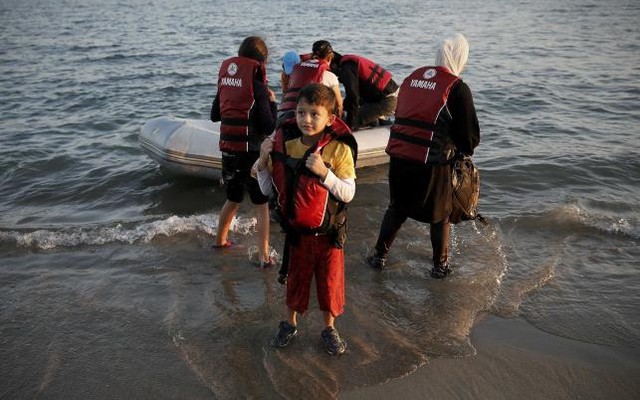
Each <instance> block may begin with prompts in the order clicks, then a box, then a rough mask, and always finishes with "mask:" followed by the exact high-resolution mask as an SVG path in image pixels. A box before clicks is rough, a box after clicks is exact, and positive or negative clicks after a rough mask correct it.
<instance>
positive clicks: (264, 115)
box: [253, 80, 278, 135]
mask: <svg viewBox="0 0 640 400" xmlns="http://www.w3.org/2000/svg"><path fill="white" fill-rule="evenodd" d="M253 96H254V98H255V100H256V104H255V107H256V117H257V119H258V120H257V125H256V128H258V129H259V132H260V133H262V134H264V135H270V134H271V133H272V132H273V131H274V130H275V129H276V117H277V115H278V104H277V103H275V102H272V101H270V100H269V93H268V92H267V87H266V85H265V84H264V83H262V82H260V81H259V80H255V81H254V82H253Z"/></svg>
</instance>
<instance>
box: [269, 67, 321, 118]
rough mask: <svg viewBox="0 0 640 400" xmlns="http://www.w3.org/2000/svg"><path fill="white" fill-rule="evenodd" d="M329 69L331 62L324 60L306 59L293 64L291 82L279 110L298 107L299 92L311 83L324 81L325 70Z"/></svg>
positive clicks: (283, 110)
mask: <svg viewBox="0 0 640 400" xmlns="http://www.w3.org/2000/svg"><path fill="white" fill-rule="evenodd" d="M328 69H329V64H328V63H327V62H326V61H324V60H306V61H302V62H300V63H298V64H296V65H294V66H293V70H292V71H291V75H289V84H288V89H287V91H286V93H285V94H284V98H283V99H282V104H280V107H279V108H278V111H279V112H287V111H292V110H295V109H296V105H297V99H298V92H299V91H300V89H302V88H303V87H305V86H306V85H308V84H310V83H322V77H323V75H324V72H325V71H327V70H328Z"/></svg>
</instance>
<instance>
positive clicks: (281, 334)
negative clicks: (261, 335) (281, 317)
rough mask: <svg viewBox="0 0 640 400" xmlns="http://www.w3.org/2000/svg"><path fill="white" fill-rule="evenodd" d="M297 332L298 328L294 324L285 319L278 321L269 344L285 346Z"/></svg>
mask: <svg viewBox="0 0 640 400" xmlns="http://www.w3.org/2000/svg"><path fill="white" fill-rule="evenodd" d="M296 333H298V329H296V327H295V326H293V325H291V324H289V323H288V322H287V321H280V325H279V326H278V333H276V336H275V337H274V338H273V340H272V341H271V345H272V346H274V347H286V346H287V345H288V344H289V343H290V342H291V339H293V337H294V336H295V335H296Z"/></svg>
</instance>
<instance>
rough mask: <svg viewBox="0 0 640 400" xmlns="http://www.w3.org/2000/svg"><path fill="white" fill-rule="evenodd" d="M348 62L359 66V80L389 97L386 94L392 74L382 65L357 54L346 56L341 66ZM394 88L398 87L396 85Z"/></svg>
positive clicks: (341, 61)
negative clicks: (353, 62)
mask: <svg viewBox="0 0 640 400" xmlns="http://www.w3.org/2000/svg"><path fill="white" fill-rule="evenodd" d="M347 61H355V62H356V64H358V80H360V81H362V82H365V83H367V84H369V85H372V86H373V87H375V88H376V89H377V90H378V91H380V92H381V93H383V94H385V95H387V94H389V93H386V92H385V89H386V87H387V84H388V83H389V82H390V81H391V72H389V71H387V70H386V69H384V68H382V67H381V66H380V65H378V64H376V63H374V62H373V61H371V60H369V59H368V58H364V57H362V56H357V55H355V54H345V55H343V56H342V58H341V59H340V65H342V64H344V63H345V62H347ZM394 87H395V88H397V86H396V85H395V84H394Z"/></svg>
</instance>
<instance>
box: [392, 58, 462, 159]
mask: <svg viewBox="0 0 640 400" xmlns="http://www.w3.org/2000/svg"><path fill="white" fill-rule="evenodd" d="M459 79H460V78H458V77H457V76H455V75H453V74H452V73H451V72H449V70H448V69H446V68H444V67H422V68H418V69H417V70H415V71H413V72H412V73H411V74H410V75H409V76H408V77H407V78H406V79H405V80H404V81H403V82H402V85H401V86H400V94H399V95H398V106H397V107H396V118H395V122H394V124H393V125H392V126H391V135H390V136H389V142H388V143H387V148H386V152H387V154H389V155H390V156H391V157H397V158H403V159H405V160H409V161H415V162H417V163H421V164H446V163H447V162H448V161H449V160H450V159H451V158H453V156H454V155H455V144H454V143H453V139H452V138H451V135H450V134H449V125H450V121H451V114H450V113H449V110H448V109H447V99H448V97H449V92H450V90H451V87H452V86H453V85H454V84H455V83H456V82H458V80H459Z"/></svg>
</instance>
